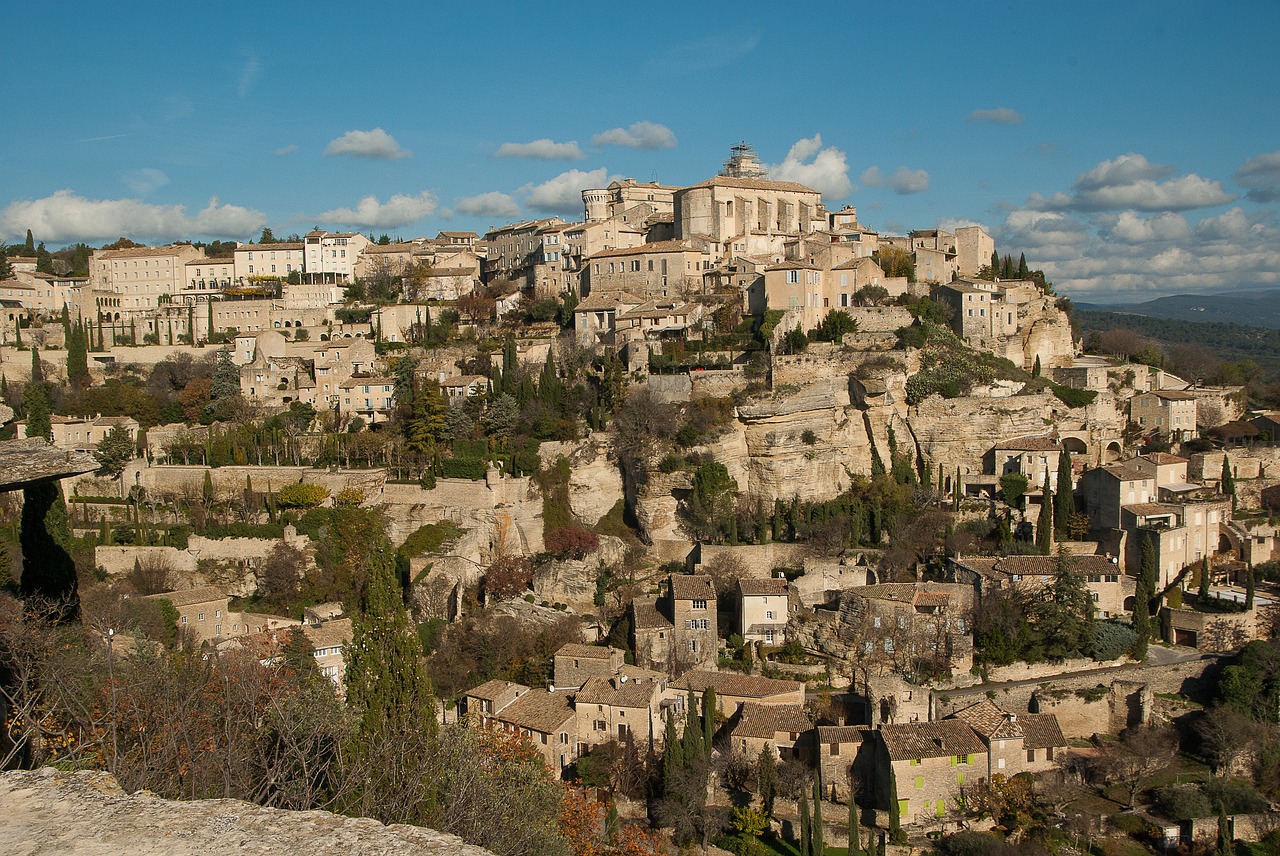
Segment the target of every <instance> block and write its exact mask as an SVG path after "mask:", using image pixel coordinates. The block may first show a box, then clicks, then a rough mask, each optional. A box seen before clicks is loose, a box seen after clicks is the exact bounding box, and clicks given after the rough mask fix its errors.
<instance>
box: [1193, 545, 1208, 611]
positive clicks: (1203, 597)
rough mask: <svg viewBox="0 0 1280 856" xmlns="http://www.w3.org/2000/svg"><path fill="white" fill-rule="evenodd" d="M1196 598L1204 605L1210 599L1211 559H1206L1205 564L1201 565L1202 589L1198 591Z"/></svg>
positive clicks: (1206, 557)
mask: <svg viewBox="0 0 1280 856" xmlns="http://www.w3.org/2000/svg"><path fill="white" fill-rule="evenodd" d="M1196 598H1197V599H1198V600H1199V601H1200V602H1201V603H1202V604H1203V603H1204V602H1205V601H1207V600H1208V599H1209V557H1208V556H1205V557H1204V563H1203V564H1202V565H1200V588H1199V589H1198V590H1197V591H1196Z"/></svg>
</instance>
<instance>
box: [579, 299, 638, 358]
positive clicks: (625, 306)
mask: <svg viewBox="0 0 1280 856" xmlns="http://www.w3.org/2000/svg"><path fill="white" fill-rule="evenodd" d="M642 303H644V301H643V300H641V299H640V298H639V297H636V296H634V295H631V294H628V293H626V292H610V293H607V294H591V295H588V296H587V297H585V298H583V299H582V300H581V301H580V302H579V303H578V305H577V306H576V307H574V310H573V331H574V334H575V335H576V336H577V339H578V342H579V343H581V344H584V345H594V344H597V343H606V344H611V343H612V342H613V333H614V331H615V330H616V329H617V327H618V315H620V314H622V313H625V312H627V311H628V310H630V309H634V308H636V307H637V306H639V305H641V304H642Z"/></svg>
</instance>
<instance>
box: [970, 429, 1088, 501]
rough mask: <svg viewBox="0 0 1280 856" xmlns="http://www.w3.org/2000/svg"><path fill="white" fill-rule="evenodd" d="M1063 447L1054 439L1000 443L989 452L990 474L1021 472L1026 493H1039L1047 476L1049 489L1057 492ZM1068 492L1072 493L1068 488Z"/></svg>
mask: <svg viewBox="0 0 1280 856" xmlns="http://www.w3.org/2000/svg"><path fill="white" fill-rule="evenodd" d="M1061 454H1062V447H1061V446H1060V445H1059V444H1058V441H1057V440H1055V439H1054V438H1053V437H1048V436H1045V437H1019V438H1017V439H1015V440H1003V441H1001V442H999V443H997V444H996V445H995V446H994V447H993V448H992V449H991V469H990V472H991V473H992V474H993V475H996V476H1002V475H1005V474H1006V473H1021V474H1022V475H1024V476H1026V478H1027V489H1028V491H1037V492H1038V491H1039V490H1040V489H1041V488H1043V486H1044V478H1045V476H1046V475H1047V476H1048V477H1049V489H1050V490H1052V491H1053V492H1054V493H1055V494H1056V493H1057V492H1058V458H1059V457H1060V456H1061ZM1069 489H1071V490H1074V489H1075V486H1074V485H1071V486H1070V487H1069Z"/></svg>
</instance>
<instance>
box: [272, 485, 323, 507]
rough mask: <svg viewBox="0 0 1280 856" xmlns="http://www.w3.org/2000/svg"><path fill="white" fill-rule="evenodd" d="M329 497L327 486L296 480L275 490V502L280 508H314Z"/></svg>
mask: <svg viewBox="0 0 1280 856" xmlns="http://www.w3.org/2000/svg"><path fill="white" fill-rule="evenodd" d="M328 498H329V488H327V487H325V486H324V485H322V484H308V483H307V482H296V483H294V484H287V485H285V486H284V487H282V488H280V490H278V491H276V503H277V504H279V505H280V507H281V508H315V507H316V506H317V505H319V504H320V503H322V502H324V501H325V500H326V499H328Z"/></svg>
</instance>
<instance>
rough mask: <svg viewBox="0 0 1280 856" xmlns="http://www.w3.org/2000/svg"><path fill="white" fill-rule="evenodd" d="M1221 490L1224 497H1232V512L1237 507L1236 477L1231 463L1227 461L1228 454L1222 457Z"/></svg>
mask: <svg viewBox="0 0 1280 856" xmlns="http://www.w3.org/2000/svg"><path fill="white" fill-rule="evenodd" d="M1220 490H1221V492H1222V495H1223V496H1229V497H1231V510H1232V511H1234V510H1235V507H1236V477H1235V473H1233V472H1232V471H1231V461H1230V460H1228V459H1227V456H1226V454H1225V453H1224V454H1223V456H1222V479H1221V482H1220Z"/></svg>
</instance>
